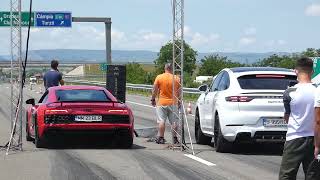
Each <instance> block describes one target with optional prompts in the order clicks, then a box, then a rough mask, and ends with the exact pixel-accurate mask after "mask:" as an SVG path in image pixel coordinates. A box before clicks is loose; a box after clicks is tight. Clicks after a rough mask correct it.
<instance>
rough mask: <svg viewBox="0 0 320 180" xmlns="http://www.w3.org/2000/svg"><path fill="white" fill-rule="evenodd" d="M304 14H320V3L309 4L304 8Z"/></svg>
mask: <svg viewBox="0 0 320 180" xmlns="http://www.w3.org/2000/svg"><path fill="white" fill-rule="evenodd" d="M305 14H306V15H307V16H320V4H311V5H309V6H308V7H307V8H306V10H305Z"/></svg>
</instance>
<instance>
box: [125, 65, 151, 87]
mask: <svg viewBox="0 0 320 180" xmlns="http://www.w3.org/2000/svg"><path fill="white" fill-rule="evenodd" d="M126 71H127V82H128V83H133V84H144V83H146V75H147V72H146V71H145V70H143V68H142V67H141V65H140V64H138V63H129V64H127V65H126Z"/></svg>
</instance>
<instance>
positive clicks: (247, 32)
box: [244, 27, 257, 35]
mask: <svg viewBox="0 0 320 180" xmlns="http://www.w3.org/2000/svg"><path fill="white" fill-rule="evenodd" d="M244 34H245V35H255V34H257V29H256V28H255V27H248V28H246V29H245V30H244Z"/></svg>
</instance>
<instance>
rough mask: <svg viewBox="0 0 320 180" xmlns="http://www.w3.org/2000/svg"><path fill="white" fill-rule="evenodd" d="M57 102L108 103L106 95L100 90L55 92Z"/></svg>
mask: <svg viewBox="0 0 320 180" xmlns="http://www.w3.org/2000/svg"><path fill="white" fill-rule="evenodd" d="M56 96H57V100H58V101H64V102H65V101H67V102H90V101H93V102H105V101H110V99H109V98H108V96H107V95H106V93H105V92H104V91H102V90H88V89H86V90H79V89H77V90H57V91H56Z"/></svg>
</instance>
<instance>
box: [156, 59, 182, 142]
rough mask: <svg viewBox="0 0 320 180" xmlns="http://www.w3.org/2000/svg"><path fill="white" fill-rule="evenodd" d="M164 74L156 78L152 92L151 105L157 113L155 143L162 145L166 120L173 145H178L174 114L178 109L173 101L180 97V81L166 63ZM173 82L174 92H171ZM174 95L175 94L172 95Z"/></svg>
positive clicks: (176, 118) (175, 116)
mask: <svg viewBox="0 0 320 180" xmlns="http://www.w3.org/2000/svg"><path fill="white" fill-rule="evenodd" d="M164 70H165V72H164V73H163V74H160V75H158V76H157V77H156V79H155V81H154V85H153V90H152V97H151V104H152V106H154V107H156V112H157V123H158V126H159V129H158V137H157V138H156V143H158V144H164V143H165V139H164V132H165V124H166V120H167V119H168V120H169V122H170V124H171V128H172V129H173V132H172V135H173V143H174V144H178V143H179V141H178V138H177V133H176V132H177V128H178V120H179V118H178V115H177V114H176V113H175V112H177V111H176V110H177V109H178V102H177V100H176V99H175V97H174V95H175V96H176V97H180V93H179V91H178V89H179V87H180V86H179V82H180V79H179V78H178V77H177V76H175V75H173V74H172V64H171V63H167V64H165V67H164ZM173 80H174V85H175V90H176V92H173ZM174 93H175V94H174ZM157 96H158V101H157V102H156V97H157Z"/></svg>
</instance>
